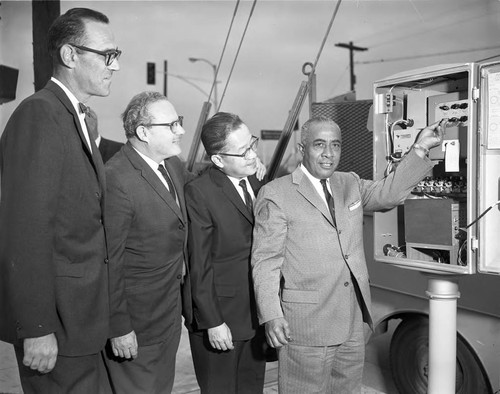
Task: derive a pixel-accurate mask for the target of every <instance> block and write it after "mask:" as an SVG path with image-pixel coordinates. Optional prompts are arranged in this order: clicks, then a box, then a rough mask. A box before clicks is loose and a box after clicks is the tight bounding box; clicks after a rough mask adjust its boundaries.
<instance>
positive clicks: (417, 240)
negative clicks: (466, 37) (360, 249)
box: [373, 62, 500, 274]
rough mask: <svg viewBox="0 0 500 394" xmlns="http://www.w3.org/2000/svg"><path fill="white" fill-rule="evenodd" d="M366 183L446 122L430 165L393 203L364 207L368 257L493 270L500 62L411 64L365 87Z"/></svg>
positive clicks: (499, 256)
mask: <svg viewBox="0 0 500 394" xmlns="http://www.w3.org/2000/svg"><path fill="white" fill-rule="evenodd" d="M373 108H374V109H373V127H374V143H373V147H374V149H373V154H374V179H375V180H377V179H382V178H383V177H384V176H386V175H387V174H389V173H390V172H391V171H394V169H395V168H396V167H397V165H398V163H399V162H400V161H401V160H402V158H403V157H404V155H405V154H407V153H408V151H409V150H410V149H412V146H413V144H414V143H415V141H416V139H417V136H418V134H419V132H420V131H421V130H422V129H423V128H425V127H426V126H427V125H430V124H432V123H435V122H437V121H440V120H441V119H448V122H447V123H446V128H445V134H444V138H443V142H442V144H441V145H440V146H437V147H435V148H433V149H431V150H430V152H429V159H430V160H432V162H433V164H434V167H433V169H432V170H431V171H430V172H429V174H427V176H426V177H425V178H424V179H423V180H422V181H421V182H420V183H419V184H418V185H416V186H415V188H414V189H413V191H412V192H411V194H410V196H409V197H408V199H407V200H406V201H405V203H404V204H403V205H400V206H398V207H395V208H393V209H391V210H389V211H385V212H376V213H374V258H375V260H377V261H381V262H384V263H388V264H393V265H396V266H400V267H404V268H410V269H415V270H420V271H424V272H430V273H441V274H473V273H476V272H482V273H489V274H500V210H499V206H500V205H499V204H500V201H499V200H500V63H496V62H495V63H464V64H452V65H440V66H435V67H431V68H426V69H420V70H414V71H410V72H406V73H402V74H397V75H395V76H392V77H389V78H387V79H384V80H381V81H377V82H375V84H374V106H373Z"/></svg>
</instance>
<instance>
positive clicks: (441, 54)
mask: <svg viewBox="0 0 500 394" xmlns="http://www.w3.org/2000/svg"><path fill="white" fill-rule="evenodd" d="M491 49H500V46H493V47H484V48H474V49H467V50H462V51H450V52H439V53H429V54H426V55H415V56H401V57H393V58H389V59H379V60H368V61H364V62H354V63H355V64H373V63H388V62H397V61H401V60H411V59H420V58H424V57H434V56H446V55H453V54H457V53H467V52H478V51H487V50H491Z"/></svg>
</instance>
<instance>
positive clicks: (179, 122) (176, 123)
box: [144, 116, 184, 132]
mask: <svg viewBox="0 0 500 394" xmlns="http://www.w3.org/2000/svg"><path fill="white" fill-rule="evenodd" d="M183 120H184V116H179V117H178V118H177V120H174V121H173V122H170V123H150V124H147V125H144V126H145V127H153V126H167V127H170V130H172V132H175V130H178V129H179V127H182V121H183Z"/></svg>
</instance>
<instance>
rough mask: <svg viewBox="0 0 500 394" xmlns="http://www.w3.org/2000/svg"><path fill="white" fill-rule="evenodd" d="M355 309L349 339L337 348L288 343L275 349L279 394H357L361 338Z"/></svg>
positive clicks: (362, 355) (360, 322)
mask: <svg viewBox="0 0 500 394" xmlns="http://www.w3.org/2000/svg"><path fill="white" fill-rule="evenodd" d="M355 309H356V313H355V317H354V321H353V330H352V332H351V335H350V337H349V338H348V339H347V340H346V341H345V342H343V343H341V344H340V345H334V346H299V345H294V344H293V342H291V343H290V344H288V345H286V346H283V347H282V348H280V349H278V387H279V392H280V394H293V393H296V394H304V393H308V394H313V393H325V394H326V393H334V394H357V393H361V387H362V382H363V366H364V358H365V338H364V327H363V318H362V315H361V310H360V309H359V308H355ZM332 330H335V327H334V326H332Z"/></svg>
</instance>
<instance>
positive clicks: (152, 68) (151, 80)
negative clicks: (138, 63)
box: [147, 62, 156, 85]
mask: <svg viewBox="0 0 500 394" xmlns="http://www.w3.org/2000/svg"><path fill="white" fill-rule="evenodd" d="M147 80H148V85H154V84H155V83H156V64H155V63H152V62H148V72H147Z"/></svg>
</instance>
